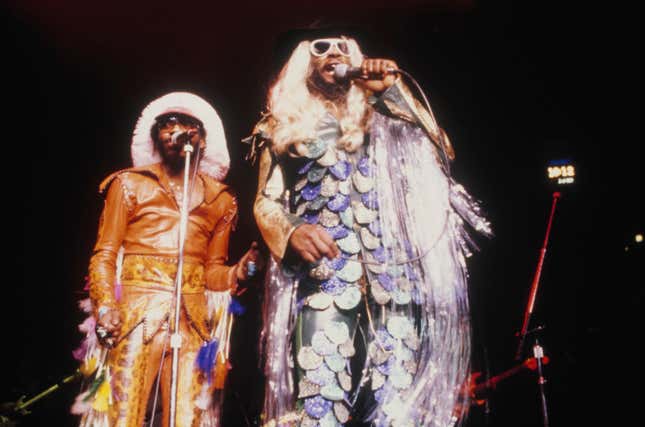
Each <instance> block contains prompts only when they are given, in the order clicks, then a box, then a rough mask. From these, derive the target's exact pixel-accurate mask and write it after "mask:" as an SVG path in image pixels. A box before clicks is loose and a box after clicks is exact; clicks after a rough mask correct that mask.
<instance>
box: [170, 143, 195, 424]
mask: <svg viewBox="0 0 645 427" xmlns="http://www.w3.org/2000/svg"><path fill="white" fill-rule="evenodd" d="M192 152H193V146H192V145H191V144H190V138H189V139H188V140H187V141H186V144H184V153H185V155H186V158H185V163H184V185H183V191H182V198H181V211H180V219H179V251H178V255H177V274H176V275H175V301H174V303H175V318H174V322H173V323H174V324H173V329H172V334H171V335H170V348H171V349H172V371H171V378H170V380H171V382H170V422H169V426H170V427H175V422H176V420H175V418H176V413H177V376H178V375H177V370H178V367H179V349H180V348H181V335H180V334H179V316H180V314H181V287H182V279H183V271H184V245H185V243H186V230H187V226H188V206H189V199H190V197H189V192H188V182H189V172H190V157H191V153H192ZM195 167H197V165H195Z"/></svg>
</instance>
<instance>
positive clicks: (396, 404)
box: [246, 33, 490, 426]
mask: <svg viewBox="0 0 645 427" xmlns="http://www.w3.org/2000/svg"><path fill="white" fill-rule="evenodd" d="M301 40H303V41H301V42H300V43H299V44H298V45H297V47H296V48H295V50H294V51H293V53H292V54H291V57H290V58H289V60H288V62H287V63H286V65H284V67H283V68H282V71H281V72H280V74H279V76H278V78H277V81H276V82H275V83H274V84H273V86H272V87H271V89H270V91H269V95H268V100H267V112H266V114H265V115H263V118H262V120H261V121H260V122H259V123H258V124H257V125H256V127H255V129H254V131H253V134H252V135H251V137H249V138H248V139H247V140H246V141H247V142H248V143H249V144H250V146H251V148H250V152H249V157H250V158H251V159H252V160H253V159H255V158H258V159H259V185H258V192H257V196H256V200H255V205H254V214H255V218H256V221H257V223H258V226H259V228H260V231H261V233H262V236H263V238H264V239H265V241H266V243H267V245H268V247H269V249H270V250H271V255H272V256H271V264H270V266H269V269H268V274H267V284H266V292H267V296H266V298H265V307H264V308H265V310H264V316H265V318H264V327H263V333H262V338H263V346H262V349H263V352H264V357H265V359H266V365H265V374H266V377H267V383H266V388H265V397H264V399H265V401H264V411H263V422H264V423H265V424H266V425H269V426H275V425H302V426H315V425H321V426H333V425H348V424H352V425H354V424H355V423H365V424H367V425H376V426H389V425H396V426H451V425H453V424H455V422H456V421H457V420H458V419H459V418H460V416H461V414H460V410H459V409H457V408H462V407H465V406H466V405H463V403H464V402H463V400H464V398H466V399H467V397H464V396H463V394H464V393H463V392H462V387H463V385H464V383H465V381H466V378H467V376H468V370H469V358H470V325H469V310H468V296H467V283H466V267H465V261H464V260H465V257H466V256H468V255H469V254H470V253H469V250H468V247H467V242H468V241H469V239H468V237H467V235H466V233H465V231H464V222H463V220H464V219H465V220H466V221H467V222H469V223H470V224H471V225H472V226H474V227H475V228H476V229H477V230H479V231H482V232H484V233H486V234H488V233H490V228H489V225H488V223H487V222H486V220H485V219H484V218H482V217H481V216H480V215H479V208H478V206H477V204H476V203H475V201H473V200H472V199H471V198H470V197H469V196H468V195H467V193H466V192H465V191H464V189H463V187H461V186H459V185H458V184H456V183H455V182H454V181H453V180H452V179H451V178H450V176H449V175H448V172H447V171H448V168H447V164H448V162H449V161H451V160H452V159H453V158H454V153H453V151H452V147H451V145H450V143H449V141H448V138H447V136H446V134H445V133H444V131H443V130H442V129H441V128H440V127H439V126H438V124H437V122H436V121H435V120H434V118H433V116H432V113H431V111H430V110H429V106H427V107H426V106H424V105H422V104H421V103H420V102H419V101H417V100H416V99H415V98H414V97H413V96H412V95H411V93H410V91H409V90H408V88H407V87H406V86H405V85H404V84H403V81H402V80H401V79H400V78H399V77H397V73H395V72H393V70H396V69H397V64H396V63H395V62H394V61H392V60H390V59H374V58H366V57H364V56H363V54H362V53H361V51H360V49H359V46H358V44H357V43H356V41H355V40H353V39H352V38H349V37H344V36H342V35H341V34H338V33H335V34H334V33H332V34H315V35H313V36H310V37H303V39H301ZM345 66H348V67H357V68H354V70H357V71H354V73H353V75H354V76H355V77H354V78H353V79H346V78H345V79H344V78H342V77H341V76H340V75H339V73H338V72H337V68H338V67H345Z"/></svg>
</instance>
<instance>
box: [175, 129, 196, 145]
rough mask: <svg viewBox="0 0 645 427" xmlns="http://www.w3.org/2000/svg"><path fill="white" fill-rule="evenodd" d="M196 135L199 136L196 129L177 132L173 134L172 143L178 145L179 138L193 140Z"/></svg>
mask: <svg viewBox="0 0 645 427" xmlns="http://www.w3.org/2000/svg"><path fill="white" fill-rule="evenodd" d="M195 134H197V131H196V130H195V129H189V130H178V131H177V132H174V133H173V134H172V143H173V144H176V143H177V140H178V139H179V138H181V139H185V138H188V139H190V138H192V137H193V136H194V135H195Z"/></svg>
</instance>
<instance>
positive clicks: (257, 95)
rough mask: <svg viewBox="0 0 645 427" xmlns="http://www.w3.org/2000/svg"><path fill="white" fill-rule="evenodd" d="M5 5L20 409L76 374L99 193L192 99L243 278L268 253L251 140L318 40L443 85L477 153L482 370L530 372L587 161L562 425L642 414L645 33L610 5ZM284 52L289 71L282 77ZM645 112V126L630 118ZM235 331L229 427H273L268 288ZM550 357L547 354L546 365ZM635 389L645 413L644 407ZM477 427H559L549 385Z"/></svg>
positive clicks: (504, 398) (565, 298) (441, 113)
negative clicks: (227, 194)
mask: <svg viewBox="0 0 645 427" xmlns="http://www.w3.org/2000/svg"><path fill="white" fill-rule="evenodd" d="M233 3H234V4H227V3H225V2H219V3H218V2H204V3H198V2H194V1H183V2H174V3H170V2H159V1H157V2H152V1H144V2H134V1H131V2H121V1H113V2H84V1H79V0H73V1H66V2H45V1H41V2H38V1H35V0H28V1H21V2H18V1H15V2H12V1H9V2H3V8H2V18H3V25H2V27H3V29H4V32H5V34H4V37H3V40H4V45H5V49H3V66H2V69H3V76H4V77H3V80H2V83H3V90H2V94H3V104H4V107H5V111H6V112H5V113H4V115H3V118H4V119H5V120H4V121H3V151H4V153H5V154H4V156H3V160H4V161H3V163H4V168H3V173H2V181H1V183H2V189H3V193H2V194H4V196H5V197H4V203H3V205H4V209H3V210H4V214H5V215H4V218H5V219H4V229H5V231H4V232H3V233H2V234H3V238H4V239H3V240H4V244H5V245H6V247H5V251H4V252H5V255H4V256H3V258H2V259H3V269H4V271H5V273H4V276H5V279H4V280H3V281H2V282H3V287H2V288H3V295H2V298H1V301H2V303H1V304H2V305H1V313H2V317H1V319H2V323H1V325H2V331H3V332H2V336H1V337H0V342H1V343H2V344H1V345H2V353H3V361H4V362H3V364H2V365H1V367H0V384H1V385H2V386H1V388H0V401H2V402H8V401H15V400H16V399H18V398H19V397H20V396H22V395H25V396H27V398H30V397H32V396H34V395H36V394H37V393H39V392H40V391H42V390H44V389H45V388H46V387H48V386H49V385H51V384H53V383H55V382H56V381H58V380H60V379H62V378H63V377H65V376H66V375H68V374H70V373H72V372H73V371H74V370H75V369H76V363H75V362H74V360H73V359H72V356H71V351H72V350H73V349H74V348H75V347H76V346H77V345H78V343H79V341H80V339H81V338H82V337H81V335H80V334H79V333H78V331H77V329H76V325H77V324H78V322H79V321H80V320H81V319H82V316H81V314H80V313H79V311H78V310H77V307H76V302H77V301H78V300H79V299H81V298H82V297H84V294H83V292H82V288H83V284H84V276H85V274H86V269H87V263H88V260H89V257H90V253H91V249H92V246H93V243H94V239H95V233H96V225H97V221H98V217H99V213H100V209H101V207H102V200H101V199H100V197H99V196H98V194H97V186H98V184H99V182H100V181H101V180H102V178H103V177H105V176H106V175H107V174H109V173H110V172H111V171H113V170H116V169H121V168H125V167H128V166H129V164H130V163H129V162H130V160H129V140H130V135H131V131H132V129H133V127H134V124H135V121H136V119H137V117H138V116H139V113H140V111H141V110H142V109H143V107H144V106H145V105H146V104H147V103H148V102H149V101H151V100H152V99H154V98H156V97H158V96H160V95H162V94H164V93H166V92H169V91H174V90H189V91H193V92H195V93H198V94H200V95H201V96H203V97H204V98H206V99H207V100H209V101H211V102H212V104H213V105H214V106H215V108H216V109H217V110H218V111H219V113H220V115H221V117H222V119H223V122H224V125H225V128H226V133H227V138H228V143H229V150H230V152H231V157H232V162H231V172H230V174H229V176H228V178H227V182H229V183H230V184H231V185H232V186H233V187H234V188H235V189H236V191H237V193H238V195H239V200H240V207H241V218H240V223H239V229H238V231H237V233H236V235H235V238H234V240H233V244H232V248H231V253H232V258H233V259H237V258H238V257H239V256H240V255H241V254H242V253H243V250H244V249H245V248H246V247H247V246H248V244H249V242H250V241H251V240H253V239H257V238H258V237H259V236H258V233H257V230H256V228H255V225H254V222H253V219H252V216H251V209H250V208H251V201H252V198H253V195H254V192H255V184H254V181H255V174H256V171H255V170H254V168H252V167H251V166H250V165H248V164H247V163H245V162H244V161H243V154H244V151H243V147H242V145H241V144H240V139H241V138H243V137H244V136H246V135H248V134H249V132H250V131H251V129H252V126H253V124H254V123H255V122H256V121H257V119H258V118H259V112H260V111H261V109H262V108H263V100H264V95H265V93H266V90H267V88H268V84H269V82H270V81H271V79H272V78H273V77H274V76H275V73H276V72H277V64H280V63H281V62H283V61H284V59H285V58H284V57H282V56H280V52H279V51H275V41H276V39H277V38H278V36H279V35H280V34H282V33H283V32H284V31H286V30H289V29H292V28H296V27H304V26H306V25H308V24H311V23H312V22H314V21H316V20H317V19H320V18H322V19H323V22H331V23H334V24H342V25H343V26H350V27H355V28H357V29H360V30H361V31H362V34H364V36H363V38H362V39H359V43H361V45H362V47H363V50H364V52H365V53H366V54H367V55H369V56H372V57H377V56H381V57H390V58H394V59H395V60H396V61H397V62H398V64H399V66H400V67H401V68H403V69H405V70H407V71H408V72H410V73H411V74H412V75H414V76H415V77H416V78H417V79H418V81H419V82H420V83H421V85H422V86H423V88H424V89H425V91H426V93H427V94H428V95H429V97H430V100H431V103H432V105H433V109H434V111H435V114H436V115H437V118H438V120H439V122H440V123H441V124H442V126H443V127H444V128H445V129H446V130H447V132H448V134H449V135H450V137H451V139H452V141H453V144H454V146H455V149H456V152H457V159H456V161H455V163H454V166H453V167H454V175H455V176H456V178H457V179H458V180H460V181H461V182H462V183H463V184H464V185H465V186H466V187H467V188H468V189H469V190H470V191H471V193H472V194H473V195H475V196H476V197H477V198H479V199H481V200H482V201H483V205H484V208H485V209H486V211H487V212H488V216H489V218H490V220H491V222H492V224H493V226H494V230H495V232H496V237H495V238H493V239H492V240H486V239H483V238H477V241H478V243H479V244H480V246H481V251H480V252H479V253H476V254H475V255H474V256H473V257H472V258H471V259H470V272H471V285H470V286H471V289H472V291H471V292H472V294H471V295H472V298H471V306H472V315H473V332H474V353H473V368H474V369H475V370H483V369H484V368H485V366H486V360H487V361H488V365H489V369H490V372H491V374H493V375H494V374H498V373H501V372H503V371H505V370H506V369H509V368H511V367H512V366H514V365H515V364H516V362H515V361H514V360H513V357H514V354H515V349H516V345H517V340H516V338H515V336H514V334H515V332H516V331H517V330H518V329H519V328H520V326H521V321H522V314H523V311H524V307H525V304H526V300H527V296H528V290H529V286H530V283H531V280H532V278H533V274H534V271H535V268H536V264H537V260H538V256H539V250H540V247H541V245H542V241H543V238H544V233H545V229H546V222H547V217H548V213H549V209H550V206H551V194H552V191H553V189H552V188H550V187H549V186H548V184H547V181H546V165H547V162H548V161H549V160H552V159H561V158H569V159H571V160H573V161H574V162H575V164H576V166H577V170H578V177H577V182H576V184H575V185H574V186H572V187H571V188H568V189H566V190H563V197H562V199H561V201H560V202H559V203H558V207H557V210H556V214H555V219H554V225H553V229H552V233H551V240H550V242H549V250H548V252H547V255H546V259H545V264H544V270H543V274H542V278H541V282H540V285H541V287H540V291H539V294H538V297H537V303H536V307H535V312H534V319H533V320H534V323H533V326H535V325H538V324H540V325H544V326H545V329H544V331H542V332H541V333H540V338H541V340H542V343H543V346H544V350H545V352H546V354H547V355H548V356H549V358H550V363H549V364H548V365H547V366H546V367H545V372H546V376H547V379H548V383H547V385H546V397H547V402H548V407H549V411H550V412H549V415H550V420H551V425H553V426H562V425H565V424H570V425H571V424H573V425H621V421H623V420H628V419H630V418H633V417H635V414H638V413H639V412H640V408H639V406H640V399H639V398H638V396H637V395H638V394H639V393H640V386H641V382H640V380H641V377H642V375H641V374H640V370H641V368H640V366H641V360H640V357H639V356H640V351H639V350H637V349H638V348H639V347H638V345H637V343H638V341H640V337H641V336H642V331H641V330H640V327H641V325H642V322H640V318H641V316H640V315H641V313H642V311H643V309H644V308H645V305H644V301H643V284H644V280H643V268H642V266H643V257H642V255H643V250H642V244H641V245H638V244H636V243H635V242H634V235H635V234H636V233H637V232H641V233H642V232H643V231H645V227H643V218H645V215H644V214H643V209H642V196H643V190H642V184H643V178H642V174H641V171H640V168H641V165H640V163H641V160H640V159H641V158H640V157H639V156H637V155H636V151H635V149H636V146H637V144H640V142H641V141H640V139H642V137H641V133H642V132H641V131H640V129H639V125H640V123H642V118H641V117H640V115H641V114H640V113H641V111H642V107H640V106H639V104H640V97H639V96H638V93H639V92H640V87H638V85H636V84H635V83H633V81H634V80H635V79H633V77H635V76H636V75H637V71H636V69H635V67H634V66H633V65H632V64H630V63H629V62H630V61H629V60H628V58H631V57H632V56H636V55H638V52H639V51H642V47H641V48H640V49H638V50H637V49H636V48H635V47H636V41H635V40H634V38H635V35H636V31H635V30H633V25H635V21H636V19H635V17H634V18H631V16H635V14H632V13H631V12H630V11H629V10H619V9H618V7H617V6H616V7H612V8H609V7H608V4H604V5H602V4H600V5H598V6H594V5H592V4H591V3H588V2H579V4H572V3H571V2H568V3H567V5H566V6H565V5H564V2H553V1H547V2H539V3H536V2H530V4H524V3H525V2H517V4H515V3H513V2H508V1H503V2H497V3H493V2H484V1H476V0H463V1H456V2H455V1H448V0H445V1H438V0H436V1H421V0H418V1H414V0H399V1H395V2H391V3H390V4H387V5H385V4H376V3H374V2H368V1H353V2H342V1H337V0H328V1H326V2H312V1H301V2H297V1H283V2H272V3H262V4H257V5H256V4H255V3H252V2H243V1H242V2H241V1H237V2H233ZM274 52H276V55H278V56H275V55H274ZM630 100H634V101H637V102H638V103H637V104H636V105H635V106H632V103H628V101H630ZM244 303H245V305H246V306H247V308H248V311H247V313H246V314H245V315H244V316H242V317H241V318H239V319H238V320H237V323H236V327H235V338H234V348H233V352H232V357H233V364H234V369H233V371H232V372H231V374H230V377H229V379H230V381H229V386H228V389H227V395H226V405H225V419H226V420H228V421H227V422H226V423H225V425H227V426H248V425H257V420H258V413H259V411H260V406H261V398H262V388H261V384H262V374H261V371H260V370H259V369H258V367H257V363H258V356H257V341H258V330H259V323H258V316H257V313H258V311H259V307H260V305H259V304H260V292H259V286H258V287H256V288H255V289H254V290H253V291H252V292H248V293H247V294H246V295H245V297H244ZM527 349H528V347H527ZM632 387H634V388H635V390H636V393H635V394H634V393H631V392H629V391H628V390H629V389H631V388H632ZM77 391H78V384H69V385H66V386H64V387H63V388H62V389H61V390H59V391H58V392H56V393H54V394H52V395H50V396H48V397H47V398H45V399H42V400H41V401H39V402H37V403H36V404H34V405H33V406H32V407H31V410H32V413H31V414H29V415H26V416H24V417H21V418H19V419H18V421H19V425H21V426H50V425H56V426H59V425H60V426H68V425H69V426H71V425H74V423H75V418H74V417H72V416H70V415H68V412H69V410H68V409H69V406H70V404H71V402H72V400H73V398H74V396H75V394H76V393H77ZM489 396H490V401H489V403H490V406H489V407H490V415H489V416H485V415H484V411H483V410H482V409H481V408H473V409H472V411H471V414H470V418H469V420H468V422H467V424H468V425H470V426H486V425H490V426H499V427H501V426H540V425H542V421H541V416H540V409H539V397H538V388H537V385H536V378H535V374H534V373H533V372H529V371H525V372H521V373H519V374H517V375H514V376H512V377H511V378H509V379H507V380H505V381H504V382H502V383H500V384H499V385H498V387H497V388H496V390H494V391H493V392H492V393H491V394H490V395H489Z"/></svg>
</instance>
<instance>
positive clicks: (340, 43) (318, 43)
mask: <svg viewBox="0 0 645 427" xmlns="http://www.w3.org/2000/svg"><path fill="white" fill-rule="evenodd" d="M334 47H336V50H337V51H338V52H339V53H340V54H341V55H343V56H349V44H347V40H343V39H317V40H314V41H312V42H311V43H310V44H309V52H310V53H311V54H312V55H313V56H325V55H327V54H328V53H329V52H330V51H331V50H332V49H333V48H334Z"/></svg>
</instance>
